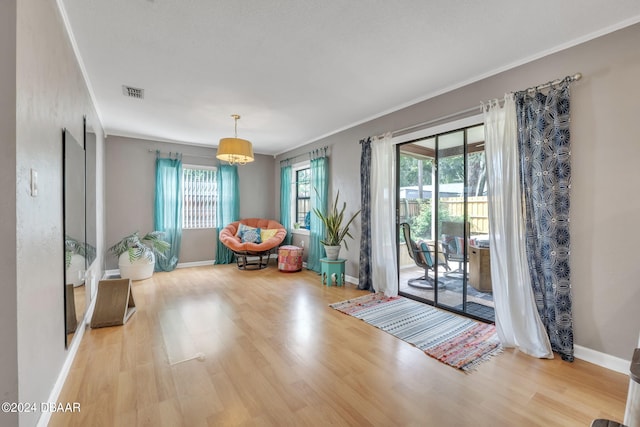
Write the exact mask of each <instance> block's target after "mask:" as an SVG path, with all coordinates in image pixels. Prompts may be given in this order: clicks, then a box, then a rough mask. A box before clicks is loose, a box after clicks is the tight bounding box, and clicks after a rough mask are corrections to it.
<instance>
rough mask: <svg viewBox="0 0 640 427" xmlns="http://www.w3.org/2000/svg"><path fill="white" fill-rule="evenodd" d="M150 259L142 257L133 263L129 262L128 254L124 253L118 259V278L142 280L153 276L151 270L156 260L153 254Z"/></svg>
mask: <svg viewBox="0 0 640 427" xmlns="http://www.w3.org/2000/svg"><path fill="white" fill-rule="evenodd" d="M150 258H151V259H148V258H147V257H142V258H140V259H137V260H135V261H134V262H133V263H132V262H131V261H129V253H128V252H125V253H123V254H122V255H120V258H118V268H120V277H122V278H123V279H131V280H144V279H148V278H149V277H151V276H152V275H153V268H154V267H155V265H156V258H155V255H154V254H153V252H152V253H151V257H150Z"/></svg>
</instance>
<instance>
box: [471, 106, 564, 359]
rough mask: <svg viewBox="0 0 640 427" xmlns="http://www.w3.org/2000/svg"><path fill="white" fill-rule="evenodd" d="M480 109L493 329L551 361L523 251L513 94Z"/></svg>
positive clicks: (506, 340) (507, 344)
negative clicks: (483, 145)
mask: <svg viewBox="0 0 640 427" xmlns="http://www.w3.org/2000/svg"><path fill="white" fill-rule="evenodd" d="M483 111H484V131H485V154H486V159H487V187H488V191H487V194H488V201H489V233H490V234H489V242H490V246H491V282H492V286H493V298H494V302H495V312H496V330H497V332H498V336H499V337H500V341H501V342H502V345H503V346H505V347H516V348H518V349H519V350H520V351H522V352H524V353H527V354H529V355H531V356H534V357H540V358H549V359H552V358H553V352H552V351H551V344H550V343H549V337H548V336H547V333H546V331H545V328H544V325H543V324H542V321H541V320H540V316H539V315H538V310H537V309H536V305H535V300H534V297H533V290H532V289H531V279H530V276H529V270H528V266H527V256H526V253H525V241H524V239H525V228H524V218H523V213H522V201H521V193H520V185H519V181H520V174H519V166H518V165H519V161H518V141H517V122H516V106H515V101H514V99H513V95H512V94H507V95H505V99H504V106H503V107H502V108H501V107H500V104H499V101H498V100H494V101H491V102H490V103H489V105H484V106H483Z"/></svg>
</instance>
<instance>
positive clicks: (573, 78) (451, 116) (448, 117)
mask: <svg viewBox="0 0 640 427" xmlns="http://www.w3.org/2000/svg"><path fill="white" fill-rule="evenodd" d="M581 78H582V73H575V74H574V75H572V76H567V77H565V78H564V79H556V80H552V81H550V82H547V83H543V84H540V85H537V86H532V87H529V88H527V89H525V91H527V92H534V91H536V90H542V89H546V88H549V87H551V86H554V85H557V84H560V83H562V82H563V81H564V80H566V79H569V81H570V82H575V81H577V80H580V79H581ZM512 93H515V92H512ZM478 110H480V111H482V105H480V106H479V107H471V108H467V109H466V110H462V111H458V112H456V113H452V114H447V115H446V116H442V117H438V118H436V119H431V120H427V121H426V122H422V123H418V124H415V125H411V126H407V127H405V128H402V129H398V130H394V131H393V132H391V136H394V137H395V136H401V135H404V134H407V133H410V132H414V131H419V130H423V129H426V128H427V127H429V126H431V125H433V124H435V123H438V122H442V121H445V120H451V119H454V118H458V117H459V118H464V117H462V116H465V115H467V114H469V113H471V112H473V111H478ZM384 135H385V133H383V134H380V135H377V137H378V138H382V137H383V136H384Z"/></svg>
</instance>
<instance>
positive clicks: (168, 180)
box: [153, 153, 182, 271]
mask: <svg viewBox="0 0 640 427" xmlns="http://www.w3.org/2000/svg"><path fill="white" fill-rule="evenodd" d="M169 155H170V156H171V154H169ZM176 157H177V158H175V159H172V158H168V159H161V158H160V157H159V153H156V194H155V209H154V215H153V228H154V230H156V231H161V232H163V233H164V236H163V240H165V241H167V242H168V243H169V244H170V245H171V248H169V250H167V252H165V253H164V255H165V256H164V258H163V257H159V256H156V266H155V271H172V270H173V269H175V268H176V265H178V255H179V254H180V243H181V241H182V155H180V154H176Z"/></svg>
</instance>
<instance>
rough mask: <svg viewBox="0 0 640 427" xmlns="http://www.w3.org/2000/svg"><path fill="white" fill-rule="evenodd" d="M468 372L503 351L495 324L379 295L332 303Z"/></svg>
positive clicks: (342, 310)
mask: <svg viewBox="0 0 640 427" xmlns="http://www.w3.org/2000/svg"><path fill="white" fill-rule="evenodd" d="M329 306H330V307H332V308H334V309H336V310H338V311H341V312H343V313H345V314H348V315H350V316H353V317H356V318H358V319H361V320H364V321H365V322H367V323H369V324H370V325H373V326H375V327H377V328H379V329H382V330H383V331H385V332H388V333H390V334H392V335H394V336H396V337H398V338H400V339H402V340H404V341H406V342H408V343H410V344H412V345H414V346H416V347H418V348H419V349H420V350H422V351H424V352H425V353H426V354H428V355H429V356H431V357H433V358H435V359H437V360H439V361H440V362H442V363H445V364H447V365H449V366H453V367H454V368H458V369H461V370H463V371H465V372H469V371H472V370H473V369H475V368H476V367H477V366H478V364H480V363H482V362H484V361H486V360H488V359H489V358H491V357H493V356H495V355H496V354H499V353H500V352H501V351H502V346H501V345H500V340H499V339H498V336H497V334H496V328H495V326H494V325H490V324H487V323H482V322H477V321H475V320H472V319H468V318H466V317H462V316H458V315H455V314H453V313H449V312H447V311H444V310H440V309H437V308H434V307H432V306H430V305H427V304H422V303H420V302H417V301H413V300H410V299H408V298H404V297H400V296H396V297H387V296H385V295H384V294H381V293H376V294H369V295H365V296H362V297H358V298H354V299H350V300H347V301H342V302H337V303H334V304H330V305H329Z"/></svg>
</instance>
